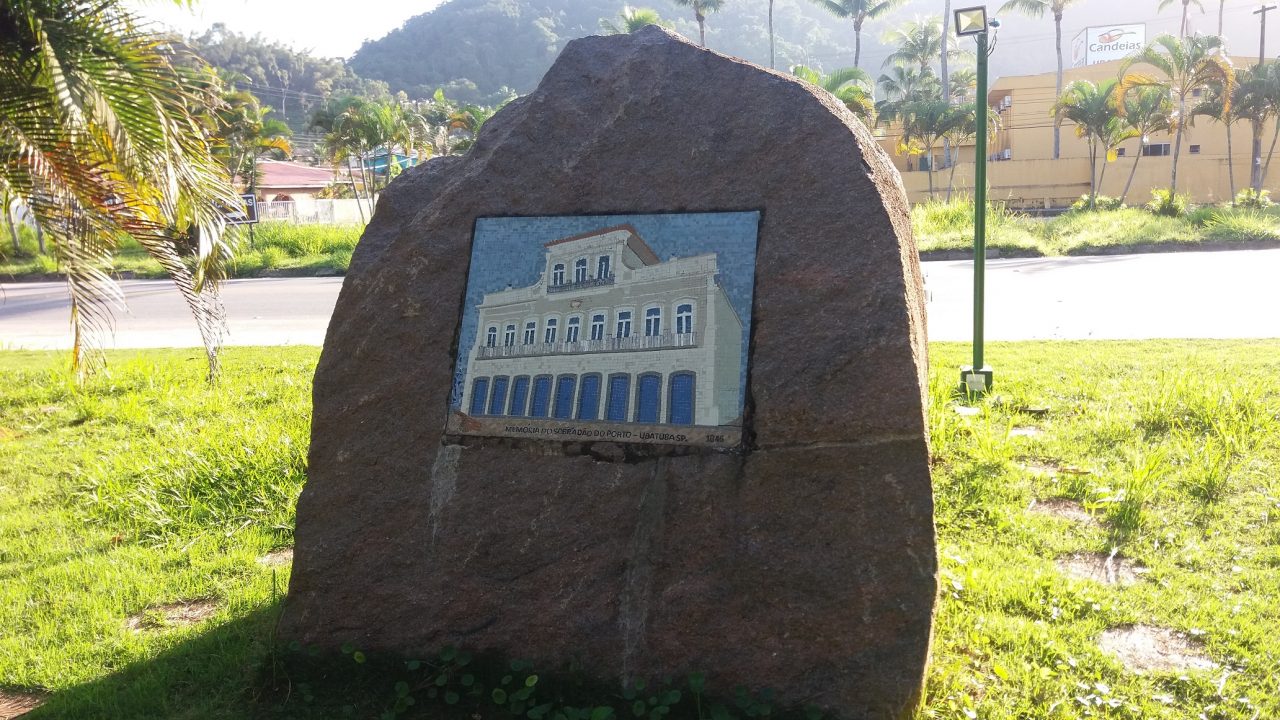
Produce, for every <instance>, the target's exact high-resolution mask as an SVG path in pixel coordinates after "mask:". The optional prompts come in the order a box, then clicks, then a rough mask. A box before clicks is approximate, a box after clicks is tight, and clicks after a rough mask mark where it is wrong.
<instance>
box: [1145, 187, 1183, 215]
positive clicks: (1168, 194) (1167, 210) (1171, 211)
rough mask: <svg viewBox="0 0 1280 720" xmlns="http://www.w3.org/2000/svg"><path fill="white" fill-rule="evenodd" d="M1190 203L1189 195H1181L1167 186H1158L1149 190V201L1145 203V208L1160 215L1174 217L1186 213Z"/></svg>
mask: <svg viewBox="0 0 1280 720" xmlns="http://www.w3.org/2000/svg"><path fill="white" fill-rule="evenodd" d="M1190 204H1191V196H1190V195H1181V194H1178V193H1175V192H1174V191H1173V190H1170V189H1168V188H1158V189H1156V190H1152V191H1151V202H1149V203H1147V209H1148V210H1150V211H1151V212H1152V213H1155V214H1156V215H1160V216H1162V217H1174V218H1176V217H1182V216H1183V215H1186V214H1187V208H1188V207H1189V206H1190Z"/></svg>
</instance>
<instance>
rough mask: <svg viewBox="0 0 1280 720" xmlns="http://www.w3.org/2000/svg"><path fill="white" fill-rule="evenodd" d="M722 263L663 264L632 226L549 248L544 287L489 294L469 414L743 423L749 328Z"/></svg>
mask: <svg viewBox="0 0 1280 720" xmlns="http://www.w3.org/2000/svg"><path fill="white" fill-rule="evenodd" d="M716 276H717V266H716V255H715V254H714V253H709V254H705V255H696V256H693V257H686V258H674V257H673V258H671V259H669V260H666V261H665V262H664V261H661V260H659V258H658V256H657V255H656V254H655V253H654V252H653V250H652V249H651V248H650V247H649V246H648V245H647V244H645V242H644V240H642V239H641V238H640V236H639V235H637V234H636V231H635V228H633V227H631V226H630V225H620V226H617V227H610V228H604V229H601V230H595V231H592V232H590V233H584V234H582V235H575V236H573V237H567V238H563V239H560V240H555V241H553V242H549V243H547V244H546V256H545V265H544V267H543V272H542V275H541V277H540V278H539V279H538V281H537V282H536V283H534V284H533V285H531V286H529V287H523V288H514V289H507V290H503V291H500V292H493V293H488V294H486V295H485V296H484V299H483V300H482V301H481V303H480V305H479V307H478V323H477V326H476V335H477V339H476V342H475V344H474V345H473V346H472V347H471V348H470V350H469V354H468V357H467V365H466V377H465V378H464V384H463V395H462V404H461V406H460V408H459V410H460V411H461V412H462V413H464V414H465V415H468V416H471V417H475V418H480V417H485V416H488V417H499V416H502V417H521V418H535V419H538V418H542V419H548V420H573V421H578V420H581V421H600V422H608V423H624V422H634V423H643V424H670V425H700V426H723V425H737V424H740V420H741V415H742V388H741V387H740V384H741V377H742V337H743V336H742V332H743V328H742V320H741V319H740V318H739V317H738V314H737V312H736V311H735V310H734V309H733V306H732V305H731V304H730V302H729V298H728V296H727V295H726V294H725V291H724V289H723V288H722V287H720V284H719V283H718V281H717V277H716Z"/></svg>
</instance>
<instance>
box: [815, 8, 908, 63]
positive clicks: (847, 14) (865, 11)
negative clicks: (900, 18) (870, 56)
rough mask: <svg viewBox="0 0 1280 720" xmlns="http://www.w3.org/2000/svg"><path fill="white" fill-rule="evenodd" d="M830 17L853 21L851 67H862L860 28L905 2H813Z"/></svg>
mask: <svg viewBox="0 0 1280 720" xmlns="http://www.w3.org/2000/svg"><path fill="white" fill-rule="evenodd" d="M814 2H816V3H818V5H820V6H821V7H824V8H826V9H827V11H828V12H830V13H831V14H832V15H835V16H836V17H839V18H845V19H848V20H852V21H853V66H854V67H862V26H863V25H865V24H866V22H867V21H868V20H877V19H879V18H881V17H884V15H885V14H887V13H889V12H890V11H892V10H894V9H896V8H897V7H898V6H900V5H902V3H904V2H906V0H814Z"/></svg>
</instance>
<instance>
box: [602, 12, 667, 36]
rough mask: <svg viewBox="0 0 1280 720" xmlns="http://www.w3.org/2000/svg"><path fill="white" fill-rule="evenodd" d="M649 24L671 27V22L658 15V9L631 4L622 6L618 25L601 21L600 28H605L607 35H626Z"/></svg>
mask: <svg viewBox="0 0 1280 720" xmlns="http://www.w3.org/2000/svg"><path fill="white" fill-rule="evenodd" d="M649 25H657V26H659V27H671V23H669V22H667V21H666V20H663V19H662V16H660V15H658V11H657V10H654V9H652V8H645V7H631V6H630V5H623V6H622V12H620V13H618V23H617V24H616V25H615V24H614V23H612V22H609V21H608V20H601V21H600V29H601V30H604V32H605V34H606V35H626V34H627V33H633V32H635V31H637V30H639V29H640V28H643V27H648V26H649Z"/></svg>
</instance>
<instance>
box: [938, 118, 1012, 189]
mask: <svg viewBox="0 0 1280 720" xmlns="http://www.w3.org/2000/svg"><path fill="white" fill-rule="evenodd" d="M983 105H984V106H985V107H986V109H987V139H988V140H993V139H995V137H996V133H997V132H999V129H1000V113H998V112H996V111H995V110H994V109H993V108H992V107H991V106H990V105H987V104H986V103H983ZM954 108H955V111H956V113H958V114H959V116H960V118H959V119H958V120H957V121H956V122H954V123H951V124H950V125H951V129H950V131H948V132H947V133H946V134H945V135H944V136H943V139H944V140H949V141H950V142H951V144H953V145H956V146H960V145H963V144H964V143H966V142H968V141H970V140H973V139H974V138H976V137H977V136H978V103H976V102H970V103H966V104H964V105H956V106H954ZM958 164H959V163H954V162H953V163H951V174H950V176H949V177H948V180H947V201H948V202H950V201H951V193H952V191H953V190H954V189H955V185H956V165H958Z"/></svg>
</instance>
